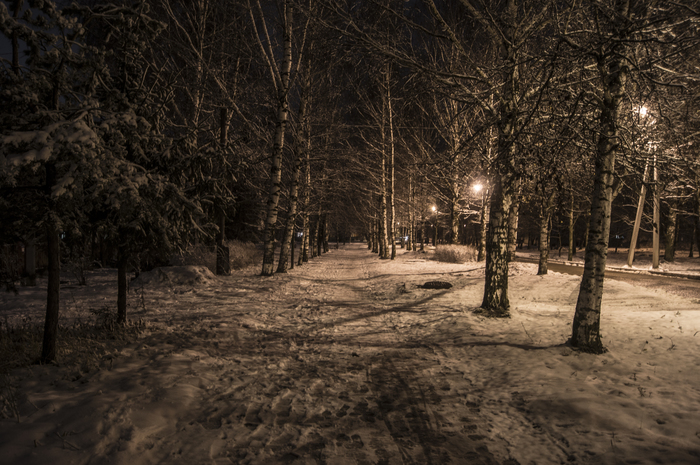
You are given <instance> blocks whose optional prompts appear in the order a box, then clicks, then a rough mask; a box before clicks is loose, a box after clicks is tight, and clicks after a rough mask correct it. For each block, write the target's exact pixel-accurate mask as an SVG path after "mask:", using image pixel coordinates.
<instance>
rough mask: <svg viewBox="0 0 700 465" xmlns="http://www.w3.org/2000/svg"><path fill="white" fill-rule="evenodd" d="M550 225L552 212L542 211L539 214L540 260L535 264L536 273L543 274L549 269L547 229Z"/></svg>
mask: <svg viewBox="0 0 700 465" xmlns="http://www.w3.org/2000/svg"><path fill="white" fill-rule="evenodd" d="M551 226H552V214H551V213H550V212H549V211H543V212H542V213H541V214H540V240H539V248H540V260H539V263H538V265H537V274H538V275H545V274H547V272H548V271H549V268H548V262H549V230H550V228H551Z"/></svg>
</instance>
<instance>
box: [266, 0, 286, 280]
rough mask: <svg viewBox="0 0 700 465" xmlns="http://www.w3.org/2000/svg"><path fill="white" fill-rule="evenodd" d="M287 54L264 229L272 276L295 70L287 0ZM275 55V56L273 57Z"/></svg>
mask: <svg viewBox="0 0 700 465" xmlns="http://www.w3.org/2000/svg"><path fill="white" fill-rule="evenodd" d="M284 10H285V12H284V13H285V15H284V33H283V35H284V37H283V41H284V58H283V61H282V67H281V70H280V87H279V89H278V95H277V104H278V108H277V122H276V133H275V143H274V147H273V149H272V159H271V170H270V191H269V194H268V198H267V216H266V218H265V231H264V233H263V266H262V272H261V273H260V274H261V275H262V276H271V275H272V274H273V272H274V264H275V263H274V262H275V226H276V223H277V211H278V208H279V198H280V188H281V186H280V184H281V182H282V155H283V150H284V135H285V130H286V127H287V119H288V117H289V82H290V81H289V80H290V73H291V70H292V8H291V7H290V6H289V5H288V4H287V2H286V1H285V2H284ZM271 58H272V57H271Z"/></svg>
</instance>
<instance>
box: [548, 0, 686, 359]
mask: <svg viewBox="0 0 700 465" xmlns="http://www.w3.org/2000/svg"><path fill="white" fill-rule="evenodd" d="M686 6H688V5H684V4H682V3H678V4H673V5H671V4H665V3H664V2H642V1H612V0H611V1H607V2H595V3H591V4H585V5H584V4H582V5H581V7H580V9H579V15H578V16H577V17H576V18H577V19H578V21H579V22H573V21H572V22H568V21H565V22H561V23H559V24H560V27H561V29H560V37H561V39H562V40H563V41H564V42H565V43H566V44H567V45H568V46H569V47H570V48H571V49H572V50H574V51H576V52H579V53H581V56H582V57H585V59H583V60H582V61H579V63H580V66H581V71H582V72H584V73H588V72H589V70H590V76H589V77H590V79H592V80H591V81H589V82H591V83H593V84H595V85H594V86H593V87H591V88H590V95H591V96H592V97H593V98H594V99H595V101H596V103H597V114H598V135H597V144H596V151H595V178H594V187H593V193H592V195H591V211H590V219H589V225H588V243H587V246H586V251H585V266H584V273H583V278H582V280H581V286H580V290H579V296H578V299H577V303H576V312H575V315H574V321H573V325H572V335H571V339H570V341H571V344H572V346H574V347H577V348H579V349H580V350H582V351H585V352H591V353H602V352H604V351H605V348H604V346H603V343H602V339H601V335H600V313H601V303H602V296H603V282H604V278H605V265H606V260H607V252H608V241H609V235H610V220H611V209H612V199H613V181H614V174H615V162H616V159H617V158H618V155H619V154H620V153H621V151H622V150H623V148H624V140H623V138H622V137H621V136H622V134H621V131H620V127H621V121H622V118H623V116H622V114H621V113H622V112H624V111H627V112H631V111H632V109H633V108H634V106H635V104H634V102H629V101H628V100H627V99H628V95H629V89H630V87H631V86H632V85H633V84H632V81H631V80H632V79H633V78H635V80H638V79H639V78H641V80H638V81H637V82H640V83H643V82H644V80H645V79H651V80H658V81H662V80H663V79H664V77H667V76H668V74H667V73H668V72H669V70H668V69H667V68H666V67H665V66H664V64H665V63H664V61H665V59H664V56H667V54H668V55H670V53H669V52H671V50H670V49H669V48H672V46H673V43H674V42H675V41H676V39H675V38H678V37H682V36H683V35H684V32H683V29H684V28H685V27H687V25H688V23H689V22H690V20H689V19H687V18H688V13H689V12H692V11H693V10H692V9H687V8H686ZM639 44H645V46H644V47H641V46H640V45H639Z"/></svg>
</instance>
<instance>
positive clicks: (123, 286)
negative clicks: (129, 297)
mask: <svg viewBox="0 0 700 465" xmlns="http://www.w3.org/2000/svg"><path fill="white" fill-rule="evenodd" d="M127 263H128V256H127V253H126V251H125V250H124V249H123V248H122V247H120V248H119V252H118V260H117V323H118V324H121V325H123V324H126V292H127V290H128V283H127V279H126V267H127Z"/></svg>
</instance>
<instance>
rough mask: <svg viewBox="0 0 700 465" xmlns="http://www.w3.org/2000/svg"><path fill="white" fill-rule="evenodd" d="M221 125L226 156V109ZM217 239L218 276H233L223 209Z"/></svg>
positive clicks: (222, 146)
mask: <svg viewBox="0 0 700 465" xmlns="http://www.w3.org/2000/svg"><path fill="white" fill-rule="evenodd" d="M219 125H220V130H219V150H221V152H222V154H225V151H226V140H227V138H228V136H227V133H228V131H227V129H228V112H227V111H226V108H222V109H221V111H220V113H219ZM216 239H217V240H216V274H217V275H229V274H231V261H230V257H229V248H228V247H227V246H226V211H225V210H224V209H223V207H222V208H221V209H220V211H219V232H218V234H217V238H216Z"/></svg>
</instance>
